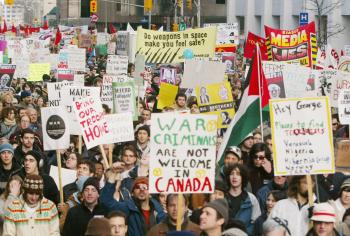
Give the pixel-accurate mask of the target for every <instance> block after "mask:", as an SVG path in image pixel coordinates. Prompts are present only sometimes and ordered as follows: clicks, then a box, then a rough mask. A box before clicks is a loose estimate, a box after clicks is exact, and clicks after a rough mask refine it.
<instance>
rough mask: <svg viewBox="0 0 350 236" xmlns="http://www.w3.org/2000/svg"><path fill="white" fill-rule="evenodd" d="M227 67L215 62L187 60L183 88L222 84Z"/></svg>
mask: <svg viewBox="0 0 350 236" xmlns="http://www.w3.org/2000/svg"><path fill="white" fill-rule="evenodd" d="M225 70H226V65H225V64H224V63H221V62H214V61H195V60H186V61H185V69H184V76H183V79H182V82H181V84H180V85H181V87H182V88H195V87H196V86H201V85H205V84H211V83H220V82H222V81H223V80H224V79H225Z"/></svg>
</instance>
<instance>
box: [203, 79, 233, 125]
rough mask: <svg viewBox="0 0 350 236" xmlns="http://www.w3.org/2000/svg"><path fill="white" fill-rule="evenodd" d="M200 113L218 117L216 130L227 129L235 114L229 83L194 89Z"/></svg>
mask: <svg viewBox="0 0 350 236" xmlns="http://www.w3.org/2000/svg"><path fill="white" fill-rule="evenodd" d="M196 95H197V102H198V107H199V112H200V113H209V114H213V115H214V114H215V115H217V116H218V119H217V120H218V128H227V127H228V125H229V124H230V122H231V119H232V118H233V115H234V114H235V109H234V107H233V98H232V93H231V85H230V83H229V82H223V83H218V84H208V85H206V86H197V87H196Z"/></svg>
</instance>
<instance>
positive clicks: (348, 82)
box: [331, 71, 350, 107]
mask: <svg viewBox="0 0 350 236" xmlns="http://www.w3.org/2000/svg"><path fill="white" fill-rule="evenodd" d="M343 89H350V73H348V72H345V71H338V73H337V76H336V77H335V81H333V83H332V93H331V105H332V107H338V96H339V93H340V91H341V90H343Z"/></svg>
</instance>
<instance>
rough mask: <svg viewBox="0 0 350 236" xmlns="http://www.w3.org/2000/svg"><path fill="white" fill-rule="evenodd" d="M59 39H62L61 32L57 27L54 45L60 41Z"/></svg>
mask: <svg viewBox="0 0 350 236" xmlns="http://www.w3.org/2000/svg"><path fill="white" fill-rule="evenodd" d="M61 39H62V34H61V32H60V29H59V28H57V32H56V38H55V45H56V46H57V45H58V44H59V43H60V42H61Z"/></svg>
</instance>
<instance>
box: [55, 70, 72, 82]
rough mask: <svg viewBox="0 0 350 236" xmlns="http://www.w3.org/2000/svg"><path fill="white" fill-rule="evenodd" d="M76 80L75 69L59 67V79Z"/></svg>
mask: <svg viewBox="0 0 350 236" xmlns="http://www.w3.org/2000/svg"><path fill="white" fill-rule="evenodd" d="M65 80H68V81H74V71H73V70H71V69H57V81H65Z"/></svg>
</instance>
